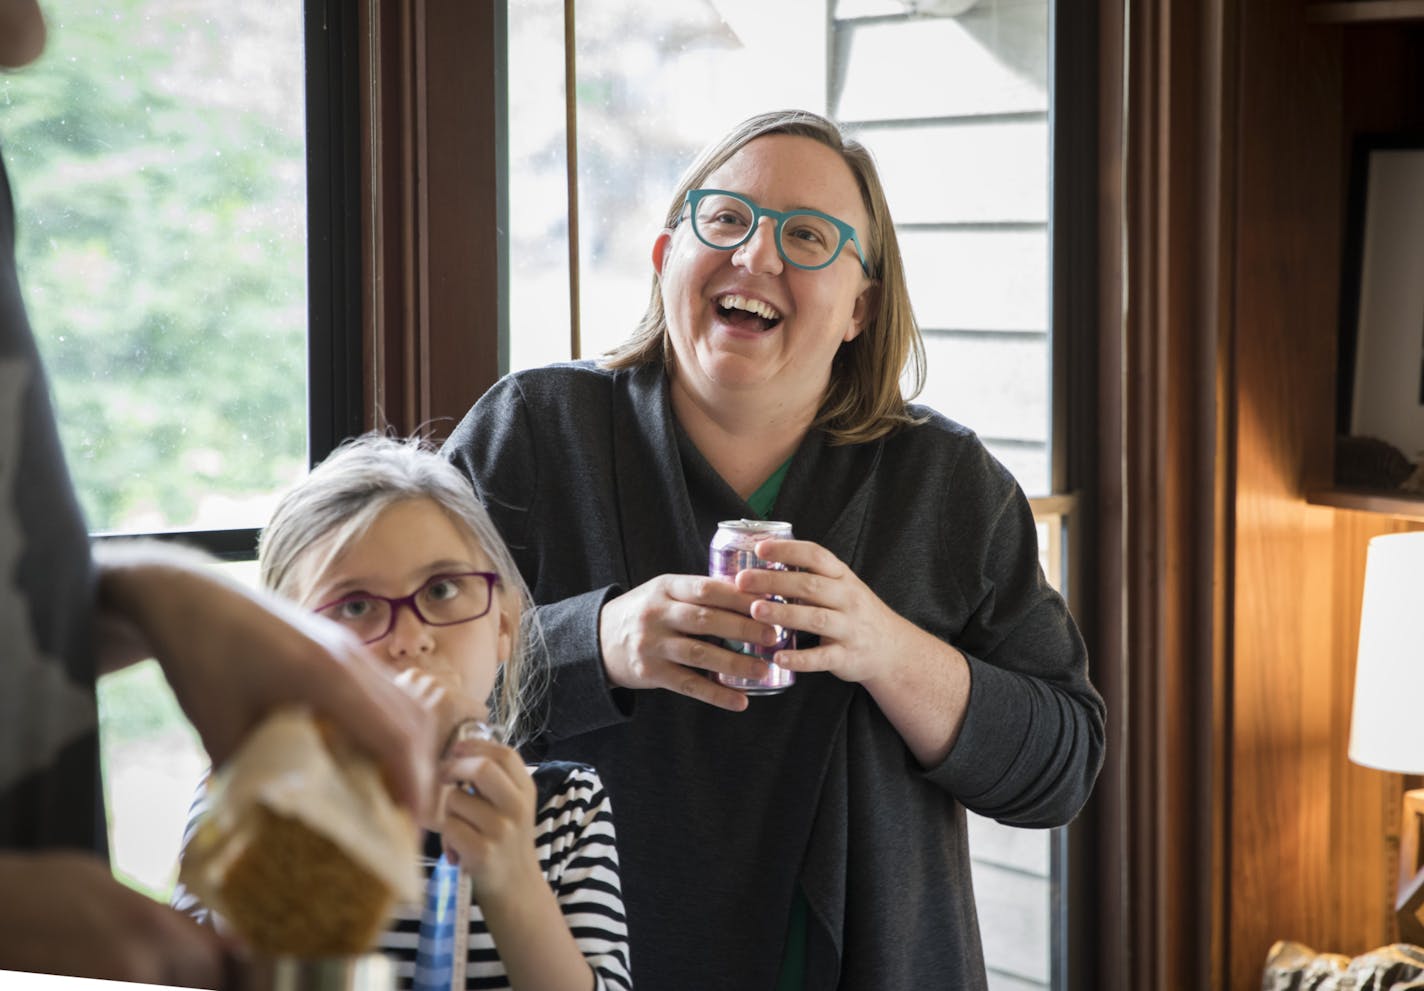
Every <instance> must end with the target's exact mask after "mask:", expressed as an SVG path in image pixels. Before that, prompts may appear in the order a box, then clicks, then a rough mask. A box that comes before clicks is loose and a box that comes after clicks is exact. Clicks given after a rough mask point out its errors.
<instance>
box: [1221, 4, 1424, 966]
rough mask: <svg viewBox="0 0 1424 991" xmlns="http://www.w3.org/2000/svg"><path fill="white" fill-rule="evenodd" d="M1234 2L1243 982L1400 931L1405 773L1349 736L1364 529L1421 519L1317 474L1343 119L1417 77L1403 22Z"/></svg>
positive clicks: (1233, 914)
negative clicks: (1378, 508)
mask: <svg viewBox="0 0 1424 991" xmlns="http://www.w3.org/2000/svg"><path fill="white" fill-rule="evenodd" d="M1234 14H1235V16H1236V17H1237V18H1238V23H1239V51H1240V58H1239V63H1238V68H1237V72H1238V86H1237V91H1238V93H1239V111H1238V120H1239V132H1238V135H1237V141H1236V145H1237V149H1238V154H1237V159H1236V161H1235V162H1234V163H1233V164H1232V168H1233V169H1234V172H1235V176H1236V180H1235V181H1236V191H1237V199H1236V207H1235V216H1234V223H1233V226H1232V229H1231V232H1230V236H1231V237H1232V238H1233V239H1234V253H1235V257H1236V274H1235V287H1236V289H1235V297H1234V300H1233V301H1232V307H1231V313H1232V317H1231V321H1232V336H1233V339H1234V342H1235V344H1234V363H1235V371H1236V382H1235V387H1234V390H1233V397H1234V404H1235V411H1234V418H1235V430H1234V444H1235V457H1234V517H1235V518H1234V525H1233V534H1234V544H1235V549H1234V553H1233V574H1232V587H1233V592H1232V596H1233V598H1232V601H1233V612H1234V615H1233V617H1232V625H1231V640H1232V646H1231V658H1232V660H1231V686H1230V691H1231V704H1230V726H1231V728H1230V735H1229V740H1230V743H1229V767H1230V775H1231V784H1230V789H1229V808H1230V813H1229V823H1230V825H1229V831H1228V835H1227V844H1228V848H1229V855H1228V863H1229V870H1228V874H1227V882H1228V891H1229V897H1228V900H1227V903H1226V905H1225V911H1226V913H1227V919H1228V927H1227V929H1228V933H1229V967H1230V986H1231V987H1232V988H1239V989H1243V991H1244V989H1251V988H1257V987H1259V986H1260V975H1261V966H1262V963H1263V961H1264V959H1265V956H1266V953H1267V951H1268V949H1269V947H1270V945H1271V943H1272V942H1273V941H1275V940H1277V939H1293V940H1298V941H1301V942H1304V943H1306V944H1308V945H1310V946H1313V947H1314V948H1315V949H1317V950H1322V951H1331V952H1341V953H1346V954H1350V955H1354V954H1358V953H1361V952H1364V951H1365V950H1368V949H1372V948H1374V947H1376V946H1380V945H1383V944H1385V943H1388V942H1390V941H1392V940H1393V939H1394V929H1393V917H1392V911H1391V903H1392V897H1393V890H1394V881H1395V860H1394V858H1395V853H1396V850H1397V841H1398V835H1397V832H1398V825H1397V822H1396V819H1395V817H1396V816H1397V815H1398V810H1399V798H1398V796H1399V793H1400V790H1401V789H1402V787H1403V784H1402V780H1401V779H1400V778H1399V776H1397V775H1388V774H1383V773H1381V772H1378V771H1373V770H1369V769H1365V768H1362V767H1358V766H1356V765H1354V764H1352V763H1350V761H1349V759H1348V757H1347V755H1346V751H1347V746H1348V739H1349V729H1350V726H1349V722H1350V705H1351V698H1352V688H1353V674H1354V650H1355V640H1356V636H1357V633H1358V613H1359V602H1360V594H1361V591H1362V585H1363V570H1364V556H1365V546H1366V543H1367V542H1368V539H1369V538H1370V537H1371V536H1374V535H1375V534H1377V533H1383V532H1389V531H1393V530H1401V529H1411V528H1415V527H1416V526H1417V524H1412V523H1408V522H1406V521H1403V520H1400V519H1397V518H1394V517H1390V516H1383V515H1374V514H1369V513H1363V512H1352V511H1347V510H1337V509H1330V508H1324V507H1319V506H1313V505H1310V504H1308V503H1307V502H1306V501H1305V493H1306V492H1307V491H1309V490H1310V489H1313V488H1316V487H1319V486H1322V485H1326V484H1328V482H1329V479H1330V459H1331V451H1332V448H1333V435H1334V428H1335V424H1334V409H1335V404H1334V397H1335V367H1336V347H1337V345H1336V341H1337V335H1338V329H1339V320H1338V315H1337V314H1338V303H1339V291H1340V285H1341V272H1342V266H1343V264H1344V261H1345V260H1344V257H1343V252H1342V242H1343V237H1344V219H1345V210H1346V207H1347V204H1346V189H1347V184H1348V165H1349V145H1350V138H1351V135H1352V134H1353V133H1354V132H1355V131H1357V130H1359V129H1360V128H1361V127H1362V126H1366V127H1368V128H1369V129H1373V128H1374V127H1376V126H1388V127H1391V128H1395V127H1399V126H1402V125H1404V124H1406V123H1408V118H1409V115H1410V113H1411V111H1410V110H1409V109H1408V107H1409V106H1411V105H1412V106H1413V107H1414V108H1415V109H1413V111H1412V113H1413V114H1415V115H1417V113H1418V109H1417V104H1418V98H1419V93H1418V90H1417V87H1416V88H1415V89H1414V90H1413V92H1412V93H1411V92H1410V89H1409V87H1408V86H1407V85H1405V83H1406V80H1407V79H1408V78H1409V70H1408V69H1407V67H1406V66H1407V63H1408V61H1409V58H1410V52H1411V50H1412V51H1414V52H1415V53H1417V51H1418V49H1417V47H1415V48H1413V49H1411V48H1410V47H1409V45H1408V44H1403V45H1402V44H1401V41H1400V39H1401V38H1402V37H1404V36H1405V34H1407V32H1408V30H1409V29H1408V28H1405V27H1401V26H1400V25H1388V26H1383V27H1380V26H1375V27H1360V26H1350V27H1343V26H1339V25H1334V24H1322V23H1316V22H1312V21H1311V20H1310V19H1309V18H1308V16H1307V14H1308V5H1307V4H1306V3H1304V2H1302V0H1264V2H1262V0H1252V2H1241V3H1239V4H1237V5H1236V8H1235V11H1234ZM1414 71H1415V72H1416V74H1417V70H1414ZM1361 72H1364V73H1365V75H1366V76H1367V77H1368V79H1367V80H1366V82H1365V86H1364V87H1363V88H1361V87H1360V86H1358V85H1357V83H1356V80H1357V77H1358V76H1359V75H1360V73H1361ZM1409 101H1413V102H1412V104H1411V103H1410V102H1409ZM1365 118H1369V119H1370V123H1369V124H1368V125H1366V124H1365V120H1364V119H1365Z"/></svg>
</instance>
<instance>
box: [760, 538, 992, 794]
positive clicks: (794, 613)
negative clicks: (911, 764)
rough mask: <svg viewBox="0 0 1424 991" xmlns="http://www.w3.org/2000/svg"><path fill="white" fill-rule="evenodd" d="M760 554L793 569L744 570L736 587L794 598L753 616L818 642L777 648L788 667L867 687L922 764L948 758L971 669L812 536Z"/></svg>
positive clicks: (766, 604)
mask: <svg viewBox="0 0 1424 991" xmlns="http://www.w3.org/2000/svg"><path fill="white" fill-rule="evenodd" d="M756 550H757V556H758V557H761V558H762V559H763V560H767V561H775V562H777V563H779V564H784V565H786V566H787V567H788V568H798V569H800V570H798V571H776V570H772V569H764V568H749V569H747V570H745V571H741V572H739V573H738V574H737V588H738V589H739V590H740V591H743V592H747V593H750V594H753V595H777V596H780V597H782V598H784V599H788V600H791V601H787V602H771V601H767V600H762V601H758V602H754V603H752V607H751V612H752V618H753V619H756V620H758V621H759V622H762V623H771V624H774V625H776V626H785V627H789V628H791V629H793V630H804V631H805V632H807V633H814V634H816V635H817V636H818V637H820V638H821V642H820V644H819V646H816V647H810V648H808V649H805V650H781V651H777V653H776V658H775V660H776V663H777V664H779V665H781V666H782V667H784V668H786V669H787V670H788V671H829V672H830V673H831V674H833V675H835V676H836V677H837V678H840V679H841V680H842V681H851V682H858V683H859V684H861V685H862V686H864V688H865V690H866V691H868V692H869V693H870V695H871V697H872V698H874V699H875V702H876V704H877V705H878V706H880V711H881V712H883V713H884V714H885V717H886V718H887V719H889V720H890V723H891V725H892V726H894V727H895V729H896V731H897V732H898V733H899V734H900V737H901V738H902V739H903V740H904V741H905V745H906V746H907V747H909V748H910V752H911V753H913V754H914V755H915V757H916V758H917V759H918V760H919V761H920V763H921V764H922V765H923V766H925V767H934V766H935V765H937V764H938V763H939V762H940V761H942V760H944V758H945V756H946V755H947V754H948V753H949V751H950V748H951V747H952V746H953V745H954V741H955V738H956V737H957V736H958V735H959V727H960V726H961V724H962V723H963V721H964V713H965V707H966V705H967V704H968V698H969V688H970V675H969V664H968V662H967V661H966V660H965V657H964V655H963V654H961V653H960V652H959V651H958V650H957V649H956V648H955V647H954V646H952V645H951V644H949V643H947V642H945V641H943V640H940V639H939V638H938V637H936V636H934V635H932V634H930V633H928V632H926V631H925V630H922V629H920V628H919V627H918V626H916V625H915V624H914V623H912V622H910V621H909V620H908V619H905V618H904V617H903V616H901V615H900V614H899V613H897V612H895V610H893V609H891V608H890V607H889V606H887V605H886V604H885V603H884V602H883V601H881V599H880V597H879V596H878V595H876V594H875V593H874V592H872V591H871V590H870V587H869V586H867V585H866V584H865V582H863V581H861V580H860V578H859V577H858V576H857V575H856V574H855V572H853V571H851V570H850V568H848V567H847V566H846V565H845V563H844V562H843V561H841V560H840V559H839V558H838V557H836V556H835V555H834V554H832V553H831V552H830V551H828V550H826V549H825V548H824V547H822V546H821V545H820V544H816V543H812V542H811V541H809V540H763V541H761V542H760V543H759V544H757V548H756Z"/></svg>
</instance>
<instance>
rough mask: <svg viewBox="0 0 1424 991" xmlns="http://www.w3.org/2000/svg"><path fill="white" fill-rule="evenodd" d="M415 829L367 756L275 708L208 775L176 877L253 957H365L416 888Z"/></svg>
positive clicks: (300, 715)
mask: <svg viewBox="0 0 1424 991" xmlns="http://www.w3.org/2000/svg"><path fill="white" fill-rule="evenodd" d="M419 837H420V832H419V829H418V828H417V827H416V825H415V823H414V822H413V821H412V820H411V818H410V817H409V815H407V814H406V813H405V812H404V811H403V810H402V809H400V808H399V807H398V806H396V804H395V803H394V802H393V801H392V799H391V797H390V794H389V792H388V791H387V790H386V788H385V785H384V783H383V782H382V780H381V775H380V770H379V768H378V767H376V765H375V764H374V763H373V762H372V761H371V760H369V759H368V758H366V757H365V756H363V755H361V754H359V753H358V752H356V751H355V750H354V749H353V748H351V747H350V746H348V745H345V744H343V743H342V741H340V740H339V739H337V738H336V737H335V736H334V735H332V734H326V733H323V732H322V729H321V728H320V726H319V725H318V723H317V722H316V720H314V719H313V718H312V717H311V715H310V714H308V713H306V712H304V711H301V710H285V711H282V712H278V713H276V714H274V715H273V716H271V717H270V718H268V719H267V721H266V722H264V723H263V724H262V725H260V726H259V727H258V728H257V729H256V730H255V731H254V732H253V733H252V734H251V736H250V737H249V738H248V739H247V740H246V741H245V742H244V744H243V746H242V747H241V749H240V750H239V751H238V752H237V753H236V754H235V755H234V756H233V757H232V759H231V760H229V761H228V762H227V763H226V764H224V765H223V766H222V767H221V768H219V769H218V770H217V771H216V772H215V773H214V774H213V777H212V778H211V780H210V782H209V785H208V806H207V811H206V813H205V814H204V816H203V818H202V820H201V821H200V822H199V824H198V826H197V828H196V830H195V831H194V833H193V836H192V838H191V839H190V841H189V843H188V846H187V848H186V849H185V850H184V853H183V862H182V867H181V868H180V880H181V881H182V883H183V884H184V886H186V887H187V888H188V889H189V890H190V891H192V892H193V894H195V895H196V896H197V897H198V898H199V899H201V900H202V901H203V902H204V903H205V904H206V905H207V906H208V907H209V908H210V909H212V910H213V912H214V913H215V915H216V916H217V917H218V919H219V922H220V924H221V925H222V926H224V927H225V928H227V929H230V930H232V931H234V932H235V933H236V934H237V935H238V936H239V937H241V939H242V940H243V941H244V942H245V943H246V944H247V945H248V947H249V948H250V949H252V950H253V951H255V952H257V953H262V954H268V955H274V956H277V955H291V956H302V957H326V956H346V955H352V954H359V953H365V952H367V951H368V950H370V949H371V947H372V946H373V945H374V944H375V941H376V938H377V936H378V935H379V934H380V932H381V930H382V929H383V928H384V926H385V925H386V923H387V921H388V920H389V918H390V916H391V912H392V909H393V908H394V907H395V905H396V903H397V902H398V901H403V902H413V901H416V900H418V898H419V896H420V867H419Z"/></svg>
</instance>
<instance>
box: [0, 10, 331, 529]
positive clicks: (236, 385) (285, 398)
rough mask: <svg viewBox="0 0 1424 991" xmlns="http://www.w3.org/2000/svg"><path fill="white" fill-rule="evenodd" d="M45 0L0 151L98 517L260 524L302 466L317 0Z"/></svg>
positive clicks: (100, 520) (11, 90)
mask: <svg viewBox="0 0 1424 991" xmlns="http://www.w3.org/2000/svg"><path fill="white" fill-rule="evenodd" d="M44 10H45V15H46V20H47V22H48V25H49V40H48V45H47V49H46V52H45V54H44V55H43V56H42V57H41V58H40V59H39V60H38V61H37V62H35V63H34V64H33V65H31V66H29V67H27V68H25V69H23V70H20V71H18V72H15V73H12V74H9V75H5V76H0V147H3V151H4V155H5V161H6V164H7V167H8V168H9V170H10V174H11V178H12V180H13V184H14V192H15V199H16V228H17V232H16V239H17V256H18V264H19V270H20V278H21V284H22V286H23V287H24V292H25V297H26V303H27V305H28V308H29V312H30V317H31V321H32V323H33V325H34V329H35V334H36V337H37V338H38V340H39V345H40V350H41V352H42V354H43V356H44V360H45V364H46V367H47V369H48V371H49V374H50V378H51V381H52V384H53V389H54V394H55V405H56V408H57V413H58V417H59V421H60V433H61V435H62V438H63V441H64V445H65V450H66V454H67V457H68V460H69V465H70V470H71V472H72V473H73V475H74V477H75V482H76V485H77V487H78V489H79V493H80V499H81V501H82V503H83V505H84V509H85V512H86V515H87V516H88V519H89V525H90V528H91V529H93V530H96V531H152V530H161V529H168V528H175V527H185V528H188V527H194V528H212V529H226V528H236V527H244V526H254V525H258V524H260V523H261V522H263V521H264V520H265V518H266V516H267V512H268V509H269V508H270V506H271V504H272V502H273V500H274V498H275V496H274V493H275V492H277V491H279V490H281V489H282V488H284V487H285V486H286V485H288V484H290V483H291V482H292V481H294V480H295V479H296V478H297V477H299V476H300V474H301V473H302V472H303V471H304V470H305V463H306V438H307V413H306V409H307V404H306V386H305V382H306V313H307V309H306V153H305V133H304V126H305V125H304V119H303V106H304V100H303V38H302V9H301V4H300V3H298V2H296V0H284V2H263V3H231V2H228V0H185V2H184V3H182V4H173V3H168V2H164V0H83V2H80V0H47V2H46V3H45V4H44Z"/></svg>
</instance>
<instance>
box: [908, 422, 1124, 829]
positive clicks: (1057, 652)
mask: <svg viewBox="0 0 1424 991" xmlns="http://www.w3.org/2000/svg"><path fill="white" fill-rule="evenodd" d="M965 460H966V461H967V462H968V463H966V464H963V465H961V466H959V470H957V471H956V477H957V478H959V479H961V480H962V481H963V483H964V484H962V485H956V486H955V487H954V491H953V493H952V494H950V496H949V497H950V498H952V499H953V500H954V511H953V512H952V513H946V514H945V515H944V516H942V519H946V520H950V521H952V522H951V524H950V525H949V526H948V527H947V528H946V532H945V534H944V544H943V545H942V547H941V553H944V554H947V555H949V556H950V557H951V558H954V559H958V560H960V561H961V562H964V563H965V565H966V566H965V567H964V568H963V569H962V573H964V574H969V575H977V577H976V578H974V579H973V580H971V579H968V578H961V585H962V587H961V593H962V594H963V595H964V596H965V598H966V601H968V602H969V603H971V611H970V614H969V618H968V622H967V623H966V624H965V627H964V629H963V630H962V632H961V636H960V638H959V639H958V641H957V642H956V643H955V646H956V647H958V648H959V649H960V650H961V651H962V652H963V653H964V655H965V657H966V659H967V660H968V662H969V672H970V679H971V686H970V693H969V704H968V709H967V711H966V712H965V716H964V722H963V724H962V725H961V727H960V731H959V736H958V737H957V738H956V740H955V744H954V747H953V748H952V749H951V750H950V753H949V755H948V756H947V757H946V758H945V760H944V761H943V762H942V763H941V764H940V765H939V766H938V767H935V768H932V769H930V770H929V771H928V775H929V777H930V778H931V780H933V781H935V782H936V783H938V784H939V785H940V786H941V787H943V788H945V789H947V790H948V791H950V792H951V793H953V794H954V795H955V797H956V798H958V799H959V801H960V802H961V803H962V804H963V805H964V806H965V807H967V808H969V809H972V810H973V811H975V812H977V813H979V814H980V815H984V816H988V817H990V818H993V819H997V820H999V821H1000V822H1003V823H1005V824H1007V825H1012V826H1027V827H1050V826H1060V825H1063V824H1064V823H1066V822H1068V821H1069V820H1071V819H1072V818H1073V817H1074V816H1075V815H1077V813H1078V811H1079V810H1080V809H1081V808H1082V806H1083V804H1084V802H1086V801H1087V799H1088V795H1089V793H1090V792H1091V791H1092V787H1093V783H1094V781H1095V780H1096V779H1097V775H1098V771H1099V769H1100V768H1101V766H1102V761H1103V737H1104V707H1103V701H1102V698H1101V696H1100V695H1099V694H1098V692H1097V691H1096V690H1095V689H1094V688H1093V685H1092V683H1091V682H1090V681H1089V679H1088V655H1087V649H1086V647H1085V645H1084V643H1083V638H1082V636H1081V634H1080V633H1079V632H1078V627H1077V625H1076V624H1075V623H1074V622H1073V618H1072V616H1070V615H1069V613H1068V607H1067V604H1066V603H1065V602H1064V601H1063V598H1062V596H1060V595H1059V594H1058V592H1057V591H1056V590H1054V589H1053V588H1052V587H1051V586H1050V585H1049V584H1048V581H1047V579H1046V578H1045V577H1044V574H1043V570H1042V568H1041V567H1040V566H1039V562H1038V532H1037V527H1036V525H1035V523H1034V519H1033V512H1032V510H1031V509H1030V507H1029V504H1028V500H1027V499H1025V498H1024V496H1023V493H1022V491H1020V489H1019V487H1018V485H1017V484H1016V483H1015V482H1014V481H1013V479H1012V477H1011V476H1009V475H1008V473H1007V471H1006V470H1004V469H1003V468H1002V466H1000V465H999V464H998V463H997V462H995V461H994V460H993V458H992V457H991V456H990V455H989V454H988V452H987V451H985V450H984V449H983V448H982V446H979V445H976V448H975V451H974V453H973V454H972V455H969V456H967V457H966V459H965ZM976 479H979V481H977V483H976V481H975V480H976ZM966 549H967V550H968V557H967V559H966V556H965V553H966Z"/></svg>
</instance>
